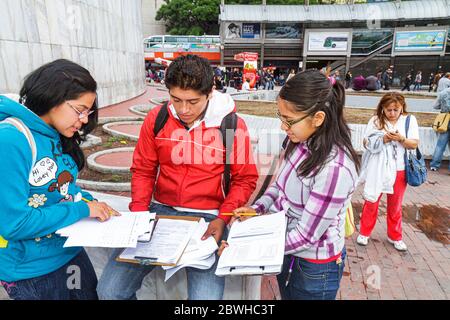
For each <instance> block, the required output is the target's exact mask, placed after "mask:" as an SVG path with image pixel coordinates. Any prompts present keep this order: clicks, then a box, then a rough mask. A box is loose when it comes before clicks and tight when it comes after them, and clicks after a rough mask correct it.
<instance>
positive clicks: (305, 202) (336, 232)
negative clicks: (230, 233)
mask: <svg viewBox="0 0 450 320" xmlns="http://www.w3.org/2000/svg"><path fill="white" fill-rule="evenodd" d="M344 103H345V90H344V87H343V86H342V85H341V84H340V83H339V82H336V83H335V84H332V83H331V81H330V80H329V79H328V78H327V77H326V76H325V75H323V74H322V73H320V72H319V71H317V70H307V71H303V72H300V73H298V74H297V75H295V76H294V77H292V78H291V79H290V80H289V81H288V82H287V83H286V84H285V85H284V87H283V88H282V89H281V91H280V94H279V96H278V100H277V104H278V113H277V115H278V117H279V118H280V120H281V129H282V130H283V131H285V132H286V134H287V136H288V137H289V144H288V145H287V148H286V153H285V158H284V161H283V163H282V165H281V167H280V171H279V173H278V176H277V179H276V181H275V182H274V183H273V184H272V185H271V186H270V187H269V188H268V189H267V191H266V193H265V194H264V195H263V196H262V197H261V198H260V199H258V200H257V201H256V203H255V204H254V205H253V206H252V207H243V208H239V209H236V210H235V211H234V213H235V218H239V219H241V216H240V215H239V214H240V213H245V212H256V213H258V214H270V213H275V212H280V211H284V212H285V214H286V218H287V223H288V227H287V234H286V243H285V260H284V264H283V268H282V272H281V274H280V275H278V285H279V287H280V291H281V296H282V298H283V299H317V300H321V299H335V297H336V293H337V291H338V289H339V284H340V280H341V277H342V273H343V270H344V260H345V256H346V250H345V231H344V222H345V213H346V209H347V206H348V204H349V203H350V199H351V196H352V194H353V192H354V190H355V187H356V184H357V179H358V170H359V159H358V156H357V154H356V152H355V150H354V149H353V147H352V144H351V139H350V129H349V127H348V126H347V124H346V122H345V120H344V117H343V107H344ZM242 218H243V217H242ZM222 247H223V246H222Z"/></svg>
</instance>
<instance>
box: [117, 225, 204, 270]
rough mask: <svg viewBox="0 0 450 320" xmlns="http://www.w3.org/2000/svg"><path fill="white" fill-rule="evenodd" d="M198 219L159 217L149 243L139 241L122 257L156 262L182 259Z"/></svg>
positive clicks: (125, 251)
mask: <svg viewBox="0 0 450 320" xmlns="http://www.w3.org/2000/svg"><path fill="white" fill-rule="evenodd" d="M197 225H198V221H189V220H175V219H158V221H157V223H156V226H155V229H154V230H153V235H152V238H151V240H150V242H148V243H138V245H137V246H136V248H134V249H126V250H124V252H123V253H122V254H121V255H120V258H122V259H130V258H131V257H133V258H132V259H135V258H136V257H137V258H136V259H138V258H142V259H148V260H154V261H153V262H155V263H167V264H174V263H177V261H178V260H179V259H180V256H181V254H182V253H183V251H184V249H185V248H186V246H187V244H188V242H189V240H190V238H191V236H192V233H193V232H194V231H195V228H196V227H197Z"/></svg>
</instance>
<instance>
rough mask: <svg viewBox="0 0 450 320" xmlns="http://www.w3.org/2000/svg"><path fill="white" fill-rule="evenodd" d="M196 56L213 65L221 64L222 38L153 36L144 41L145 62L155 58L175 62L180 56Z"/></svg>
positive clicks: (152, 60)
mask: <svg viewBox="0 0 450 320" xmlns="http://www.w3.org/2000/svg"><path fill="white" fill-rule="evenodd" d="M186 54H195V55H198V56H201V57H203V58H206V59H208V60H209V61H210V62H211V63H213V64H219V63H220V36H173V35H161V36H151V37H148V38H146V39H144V57H145V61H150V62H154V60H155V58H162V59H167V60H173V59H175V58H177V57H178V56H180V55H186Z"/></svg>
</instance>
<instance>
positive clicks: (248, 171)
mask: <svg viewBox="0 0 450 320" xmlns="http://www.w3.org/2000/svg"><path fill="white" fill-rule="evenodd" d="M160 109H161V106H159V107H157V108H154V109H153V110H151V111H150V112H149V114H148V115H147V117H146V118H145V121H144V124H143V125H142V128H141V132H140V136H139V140H138V143H137V145H136V149H135V151H134V154H133V164H132V166H131V172H132V179H131V199H132V200H131V203H130V210H131V211H146V210H148V206H149V204H150V202H151V200H152V196H153V197H154V200H156V201H158V202H160V203H162V204H165V205H168V206H172V207H183V208H192V209H199V210H214V209H215V210H218V211H219V218H221V219H223V220H224V221H225V222H228V221H229V220H230V217H229V216H221V215H220V213H224V212H232V211H233V210H234V209H236V208H238V207H241V206H244V205H246V203H247V202H248V200H249V198H250V196H251V195H252V193H253V191H254V190H255V187H256V181H257V179H258V172H257V169H256V165H255V162H254V159H253V153H252V146H251V142H250V137H249V134H248V130H247V126H246V125H245V122H244V121H243V120H242V119H241V118H239V117H238V122H237V129H236V135H235V138H234V145H233V151H232V153H231V159H232V164H231V166H230V170H231V185H230V192H229V193H228V195H227V197H225V196H224V192H223V172H224V164H223V162H224V154H225V148H224V146H223V142H222V136H221V133H220V130H219V129H218V128H219V127H220V124H221V122H222V119H223V118H224V117H225V116H226V115H227V114H228V113H230V112H232V111H234V110H235V105H234V101H233V100H232V99H231V97H230V96H229V95H227V94H222V93H219V92H217V91H214V93H213V96H212V98H211V100H210V101H209V105H208V109H207V111H206V113H205V116H204V118H203V120H202V121H201V122H200V124H197V125H196V124H194V126H193V127H192V128H191V129H190V130H189V131H188V130H187V129H186V128H185V127H184V126H183V125H182V124H181V123H180V121H179V120H178V119H177V117H176V113H175V109H174V108H173V106H172V105H171V104H169V106H168V109H169V118H168V120H167V122H166V124H165V126H164V127H163V128H162V129H161V131H160V132H159V133H158V135H157V137H155V136H154V133H153V127H154V123H155V119H156V116H157V114H158V111H159V110H160ZM158 169H159V172H158ZM155 182H156V183H155Z"/></svg>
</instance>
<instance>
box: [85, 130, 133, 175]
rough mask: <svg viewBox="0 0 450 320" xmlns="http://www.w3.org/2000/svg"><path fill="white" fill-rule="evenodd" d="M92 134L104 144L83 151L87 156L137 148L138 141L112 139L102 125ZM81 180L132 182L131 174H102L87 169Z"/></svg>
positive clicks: (120, 138)
mask: <svg viewBox="0 0 450 320" xmlns="http://www.w3.org/2000/svg"><path fill="white" fill-rule="evenodd" d="M91 134H93V135H94V136H97V137H99V138H101V139H102V144H100V145H98V146H95V147H91V148H85V149H83V152H84V154H85V156H86V159H87V157H88V156H90V155H91V154H93V153H96V152H98V151H103V150H109V149H115V148H134V147H135V146H136V141H131V140H129V139H127V138H122V137H112V136H110V135H109V134H107V133H104V132H103V130H102V125H99V126H98V127H97V128H96V129H95V130H94V131H93V132H92V133H91ZM78 178H79V179H83V180H89V181H99V182H130V181H131V173H120V174H112V173H101V172H97V171H95V170H91V169H89V168H88V167H87V165H86V166H85V167H84V169H83V170H82V171H81V172H80V174H79V176H78Z"/></svg>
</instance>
